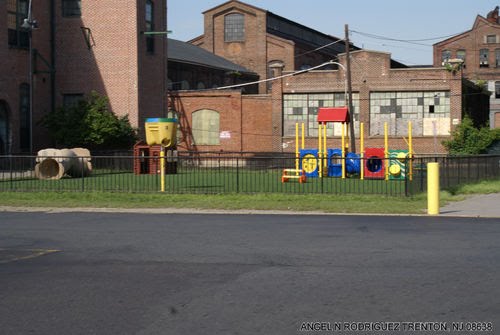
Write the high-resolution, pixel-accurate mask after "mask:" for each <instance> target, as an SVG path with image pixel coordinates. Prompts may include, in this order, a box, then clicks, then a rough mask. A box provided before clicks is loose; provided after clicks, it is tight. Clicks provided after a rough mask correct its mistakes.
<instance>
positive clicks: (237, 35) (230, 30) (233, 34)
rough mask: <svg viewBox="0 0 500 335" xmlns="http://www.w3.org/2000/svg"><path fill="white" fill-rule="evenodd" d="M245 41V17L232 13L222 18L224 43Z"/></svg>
mask: <svg viewBox="0 0 500 335" xmlns="http://www.w3.org/2000/svg"><path fill="white" fill-rule="evenodd" d="M244 40H245V16H244V15H243V14H238V13H233V14H228V15H226V16H225V17H224V41H226V42H242V41H244Z"/></svg>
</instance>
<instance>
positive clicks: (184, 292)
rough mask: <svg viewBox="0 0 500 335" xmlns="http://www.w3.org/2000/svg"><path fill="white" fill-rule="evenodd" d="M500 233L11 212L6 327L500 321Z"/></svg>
mask: <svg viewBox="0 0 500 335" xmlns="http://www.w3.org/2000/svg"><path fill="white" fill-rule="evenodd" d="M499 237H500V220H498V219H496V218H477V217H472V218H471V217H466V218H465V217H463V218H460V217H446V216H439V217H431V216H390V217H387V216H355V215H350V216H342V215H218V214H211V215H207V214H200V215H196V214H143V213H97V212H86V213H83V212H62V211H61V212H56V211H52V212H2V213H0V287H1V288H2V289H0V325H1V330H0V333H1V334H2V335H11V334H12V335H18V334H41V335H45V334H50V335H58V334H64V335H66V334H72V335H78V334H85V335H87V334H120V335H122V334H147V335H149V334H159V335H160V334H161V335H169V334H173V335H177V334H179V335H184V334H200V335H206V334H217V335H235V334H273V335H281V334H283V335H285V334H286V335H289V334H309V333H325V334H339V335H340V334H363V335H366V334H381V335H396V334H429V333H432V334H436V335H440V334H477V333H481V334H486V335H490V334H491V335H493V334H498V333H499V332H498V331H499V329H500V328H499V327H500V303H499V302H500V291H499V290H498V283H499V282H500V266H499V260H500V247H499V244H498V241H499ZM454 326H456V327H458V328H460V327H465V328H464V329H466V328H467V327H469V328H471V329H472V328H474V329H482V330H481V331H480V332H476V331H474V332H467V331H454V330H453V327H454ZM337 327H338V328H337ZM360 327H364V328H363V329H364V331H359V329H360ZM376 327H378V328H379V330H378V331H369V330H368V328H370V329H372V330H376V329H375V328H376ZM380 327H385V328H386V329H387V330H385V331H381V330H380V329H383V328H380ZM390 327H392V328H391V329H389V328H390ZM405 327H406V328H405ZM423 327H431V329H432V330H434V329H435V328H434V327H440V329H441V328H442V329H444V330H443V331H432V332H424V331H415V329H422V328H423ZM395 328H397V329H398V330H396V329H395ZM335 329H338V330H335ZM353 329H357V330H353ZM404 329H406V331H403V330H404ZM412 329H413V330H412Z"/></svg>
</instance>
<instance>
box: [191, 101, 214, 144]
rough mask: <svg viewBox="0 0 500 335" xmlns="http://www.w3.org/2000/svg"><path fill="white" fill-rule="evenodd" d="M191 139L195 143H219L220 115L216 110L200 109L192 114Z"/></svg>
mask: <svg viewBox="0 0 500 335" xmlns="http://www.w3.org/2000/svg"><path fill="white" fill-rule="evenodd" d="M192 118H193V126H192V130H193V139H194V143H195V145H219V144H220V141H219V128H220V115H219V113H218V112H216V111H213V110H209V109H202V110H199V111H196V112H194V113H193V114H192Z"/></svg>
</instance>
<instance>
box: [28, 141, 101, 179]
mask: <svg viewBox="0 0 500 335" xmlns="http://www.w3.org/2000/svg"><path fill="white" fill-rule="evenodd" d="M36 161H37V164H36V165H35V176H36V177H37V178H38V179H61V178H62V177H63V176H64V175H68V176H71V177H85V176H88V175H89V174H90V173H91V171H92V165H91V163H90V152H89V150H87V149H84V148H74V149H61V150H58V149H44V150H40V151H39V152H38V155H37V158H36Z"/></svg>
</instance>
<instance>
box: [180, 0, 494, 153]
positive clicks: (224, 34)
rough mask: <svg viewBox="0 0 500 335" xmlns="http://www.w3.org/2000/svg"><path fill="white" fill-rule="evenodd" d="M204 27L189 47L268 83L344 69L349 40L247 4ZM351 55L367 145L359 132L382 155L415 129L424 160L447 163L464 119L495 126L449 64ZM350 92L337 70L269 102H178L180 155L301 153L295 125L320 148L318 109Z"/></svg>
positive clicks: (211, 14)
mask: <svg viewBox="0 0 500 335" xmlns="http://www.w3.org/2000/svg"><path fill="white" fill-rule="evenodd" d="M204 22H205V34H204V35H202V36H200V37H197V38H195V39H193V40H191V41H190V42H191V43H193V44H195V45H198V46H201V47H202V48H205V49H206V50H208V51H210V52H213V53H215V54H217V55H220V56H223V57H225V58H228V59H231V60H232V61H233V62H235V63H238V64H240V65H243V66H245V67H246V68H249V69H251V70H253V71H255V72H256V73H258V74H259V75H260V77H261V79H262V78H272V77H276V76H279V75H281V74H285V75H286V74H291V73H293V72H294V71H296V70H302V69H306V68H308V67H312V66H315V65H318V64H322V63H323V62H326V61H329V60H332V59H334V60H336V61H338V62H340V63H341V64H343V65H344V66H345V53H344V51H343V49H344V47H345V45H344V43H343V42H342V41H341V40H339V39H337V38H334V37H331V36H329V35H326V34H322V33H319V32H317V31H314V30H312V29H310V28H307V27H304V26H302V25H300V24H297V23H295V22H292V21H289V20H287V19H285V18H283V17H280V16H278V15H276V14H273V13H270V12H268V11H266V10H263V9H260V8H256V7H254V6H251V5H247V4H245V3H242V2H240V1H228V2H226V3H223V4H221V5H220V6H217V7H215V8H212V9H210V10H208V11H206V12H204ZM304 36H305V38H304ZM325 46H327V47H325ZM350 50H351V64H352V65H351V67H352V83H353V105H354V118H355V125H354V128H355V134H356V136H357V137H358V141H357V143H358V145H359V124H360V122H363V124H364V126H365V138H366V146H375V147H382V146H383V136H384V123H385V122H387V123H388V125H389V136H390V145H391V146H392V147H393V148H398V149H401V148H406V147H407V144H406V138H407V137H408V121H411V122H412V130H413V136H414V146H415V152H416V153H418V154H429V153H444V152H445V149H444V147H443V146H442V141H443V140H445V139H448V138H449V136H450V131H451V130H453V128H454V127H455V126H456V125H458V124H459V123H460V122H461V120H462V114H463V111H469V112H471V114H472V116H473V117H474V118H475V120H476V121H477V122H480V121H481V120H484V119H485V118H486V117H487V113H488V111H487V107H488V101H487V100H488V98H487V95H485V94H484V92H482V91H481V90H480V89H479V88H478V87H477V86H475V85H474V84H473V83H471V82H469V81H467V80H464V79H463V78H462V76H461V73H460V72H454V71H448V70H446V69H444V68H443V67H442V66H441V64H439V65H438V66H437V67H428V68H410V67H408V66H405V65H403V64H401V63H398V62H395V61H394V60H392V59H391V57H390V54H388V53H383V52H376V51H367V50H360V49H359V48H356V47H355V46H352V45H351V46H350ZM311 51H312V52H311ZM345 85H346V84H345V73H344V72H343V70H338V67H337V66H336V65H335V64H332V65H331V66H328V67H324V68H322V69H321V70H316V71H311V72H307V73H303V74H300V75H294V76H290V77H286V78H283V79H280V80H276V81H272V82H268V83H265V84H261V85H260V89H259V92H261V94H260V95H253V96H247V95H242V94H241V92H237V91H213V92H197V93H195V92H183V91H179V92H176V93H175V95H173V96H172V97H173V102H172V106H174V108H175V109H176V111H177V112H178V114H179V117H180V120H181V130H182V131H181V134H182V137H181V139H180V148H181V149H185V150H199V151H204V150H209V151H221V150H222V151H254V148H255V150H257V151H267V152H281V151H293V150H294V148H293V147H294V141H295V138H294V137H295V124H296V123H304V124H305V135H306V138H307V139H306V142H307V143H308V144H307V145H308V146H309V147H313V148H314V147H316V146H317V135H318V124H317V112H318V108H319V107H333V106H344V105H346V95H345V90H346V87H345ZM202 120H203V121H202ZM329 127H330V128H329V129H328V137H329V145H331V146H335V145H336V146H337V147H338V146H339V142H340V132H341V130H340V127H339V125H330V126H329ZM357 150H359V148H357Z"/></svg>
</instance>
